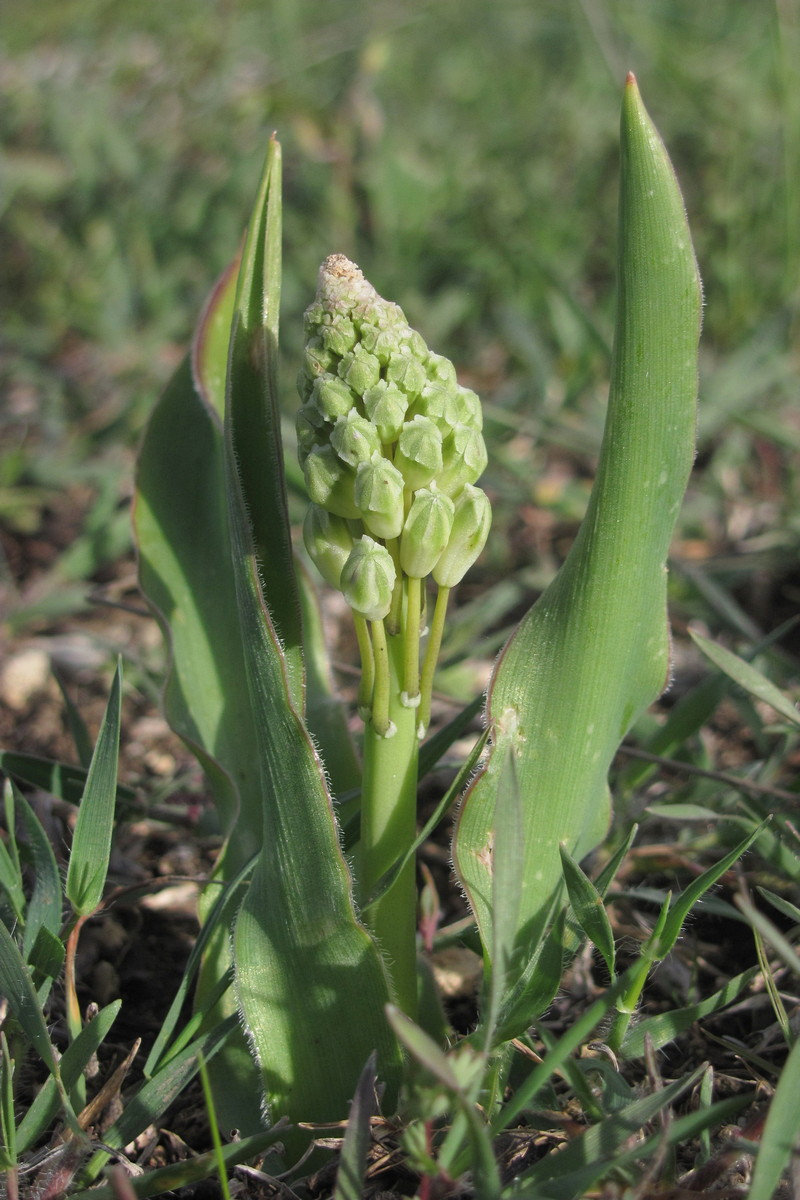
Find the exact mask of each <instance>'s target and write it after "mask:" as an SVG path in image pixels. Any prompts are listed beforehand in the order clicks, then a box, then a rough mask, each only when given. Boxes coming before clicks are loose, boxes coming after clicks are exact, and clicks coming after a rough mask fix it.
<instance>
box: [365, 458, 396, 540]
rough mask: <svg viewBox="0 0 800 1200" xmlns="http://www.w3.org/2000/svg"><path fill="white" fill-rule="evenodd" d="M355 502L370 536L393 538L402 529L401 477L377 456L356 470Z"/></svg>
mask: <svg viewBox="0 0 800 1200" xmlns="http://www.w3.org/2000/svg"><path fill="white" fill-rule="evenodd" d="M354 495H355V501H356V504H357V505H358V508H359V512H360V513H361V518H362V520H363V522H364V524H365V525H366V527H367V529H368V530H369V532H370V533H371V534H372V535H373V536H374V537H378V538H396V537H399V536H400V530H401V529H402V528H403V476H402V475H401V474H400V472H399V471H398V470H397V468H396V467H393V466H392V464H391V463H390V462H389V461H388V459H385V458H383V457H382V456H381V455H380V454H379V453H377V452H376V453H375V454H373V456H372V458H371V459H370V461H369V462H362V463H359V465H358V468H357V470H356V484H355V492H354Z"/></svg>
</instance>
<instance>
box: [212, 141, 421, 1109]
mask: <svg viewBox="0 0 800 1200" xmlns="http://www.w3.org/2000/svg"><path fill="white" fill-rule="evenodd" d="M279 288H280V155H279V149H278V146H277V143H276V142H273V143H272V144H271V146H270V152H269V156H268V161H267V168H266V170H265V174H264V179H263V182H262V188H261V191H260V194H259V197H258V200H257V203H256V207H255V210H254V214H253V219H252V221H251V225H250V228H249V231H248V236H247V241H246V244H245V249H244V251H243V255H242V267H241V271H240V275H239V285H238V291H237V298H236V305H235V316H234V324H233V330H232V333H231V351H230V365H229V372H228V395H227V402H226V421H225V436H226V466H227V480H226V482H227V501H228V507H229V514H230V529H231V537H232V542H233V562H234V571H235V577H236V594H237V609H238V614H239V625H240V637H241V642H242V645H243V646H244V647H246V677H247V682H248V685H249V690H250V702H251V705H252V713H253V721H254V726H255V728H256V729H257V730H258V745H257V755H256V758H255V760H254V762H255V764H256V765H257V766H258V767H259V768H260V772H261V787H262V789H263V790H262V793H261V795H262V809H263V821H264V836H263V845H264V849H263V851H262V852H261V853H260V854H259V857H258V861H257V863H256V868H255V872H254V875H253V879H252V882H251V884H250V888H249V890H248V893H247V896H246V898H245V900H244V903H243V905H242V908H241V911H240V913H239V917H238V920H237V923H236V929H235V936H234V960H235V966H236V986H237V992H238V996H239V1002H240V1005H241V1010H242V1014H243V1017H244V1021H245V1025H246V1027H247V1031H248V1037H249V1040H250V1044H251V1046H252V1048H253V1050H254V1052H255V1054H256V1057H257V1059H258V1062H259V1065H260V1068H261V1072H262V1076H263V1082H264V1088H265V1093H266V1102H267V1105H268V1107H269V1109H270V1110H272V1111H273V1112H274V1114H275V1115H279V1114H284V1113H286V1114H288V1115H289V1116H291V1117H293V1118H297V1119H302V1120H311V1121H325V1120H331V1119H338V1118H341V1117H343V1116H345V1114H346V1112H347V1103H348V1101H349V1099H350V1097H351V1096H352V1094H353V1090H354V1088H355V1086H356V1083H357V1080H358V1077H359V1075H360V1073H361V1069H362V1067H363V1064H364V1062H365V1061H366V1060H367V1058H368V1057H369V1055H370V1054H371V1053H372V1051H373V1050H375V1051H377V1055H378V1073H379V1076H380V1077H381V1079H382V1080H384V1081H388V1084H389V1097H390V1103H391V1102H392V1101H391V1097H392V1096H393V1095H394V1094H395V1092H396V1086H397V1076H398V1071H399V1065H400V1055H399V1048H398V1047H397V1043H396V1040H395V1038H394V1036H393V1034H392V1032H391V1030H390V1028H389V1026H388V1024H387V1022H386V1020H385V1017H384V1011H383V1010H384V1006H385V1004H386V1003H387V1002H388V1001H389V999H390V998H391V997H390V990H389V984H388V979H387V975H386V970H385V966H384V963H383V960H382V958H381V956H380V954H379V952H378V950H377V947H376V945H375V943H374V941H373V940H372V938H371V937H370V935H369V934H368V932H367V931H366V929H365V928H364V927H363V926H362V925H361V924H360V923H359V921H358V920H357V918H356V914H355V909H354V903H353V895H352V879H351V876H350V872H349V870H348V867H347V863H346V862H345V859H344V855H343V852H342V848H341V845H340V842H339V837H338V830H337V827H336V820H335V817H334V811H333V803H332V800H331V796H330V794H329V792H328V789H327V787H326V781H325V774H324V769H323V765H322V763H321V762H320V760H319V758H318V756H317V754H316V752H315V749H314V745H313V742H312V740H311V737H310V735H309V732H308V729H307V727H306V724H305V722H304V719H303V708H302V703H303V695H302V683H303V679H302V660H301V657H300V641H299V638H300V617H299V603H298V599H297V587H296V583H295V576H294V570H293V566H292V555H291V540H290V535H289V525H288V517H287V513H286V497H285V494H284V491H283V471H282V462H281V455H282V449H281V443H280V421H279V415H278V405H277V394H276V379H275V372H276V346H277V320H278V302H279Z"/></svg>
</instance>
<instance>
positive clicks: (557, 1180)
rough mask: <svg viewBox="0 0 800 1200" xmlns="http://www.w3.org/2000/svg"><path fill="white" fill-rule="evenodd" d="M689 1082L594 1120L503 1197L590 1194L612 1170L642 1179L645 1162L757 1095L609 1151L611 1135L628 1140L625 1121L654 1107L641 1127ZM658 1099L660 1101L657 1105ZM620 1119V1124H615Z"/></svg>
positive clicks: (532, 1199)
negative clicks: (563, 1158) (548, 1165)
mask: <svg viewBox="0 0 800 1200" xmlns="http://www.w3.org/2000/svg"><path fill="white" fill-rule="evenodd" d="M704 1070H705V1067H704V1066H701V1067H699V1068H698V1070H697V1071H695V1072H693V1074H692V1075H691V1076H689V1078H690V1079H691V1080H692V1083H694V1081H695V1080H696V1079H697V1078H698V1077H699V1076H700V1075H701V1074H702V1073H703V1071H704ZM686 1085H687V1081H686V1080H678V1081H677V1082H676V1083H675V1084H670V1085H669V1086H668V1088H664V1089H662V1090H661V1091H660V1092H656V1093H654V1094H653V1095H652V1096H648V1097H645V1102H643V1101H637V1102H636V1104H634V1105H631V1106H630V1107H629V1108H628V1109H627V1110H624V1112H623V1113H619V1114H615V1115H614V1116H613V1117H609V1118H607V1120H606V1121H603V1122H601V1123H600V1124H598V1125H593V1126H592V1127H591V1129H589V1130H587V1132H586V1133H584V1134H580V1135H579V1136H578V1137H577V1138H576V1139H575V1140H574V1141H573V1142H571V1143H570V1144H569V1145H568V1146H566V1147H564V1148H563V1149H562V1150H559V1152H558V1154H555V1155H549V1156H548V1158H547V1159H543V1160H542V1162H541V1163H537V1164H536V1166H535V1167H533V1168H532V1169H531V1171H530V1172H526V1173H525V1174H524V1175H522V1176H521V1177H520V1179H519V1180H518V1181H516V1182H515V1183H514V1184H512V1186H511V1187H510V1188H507V1189H506V1191H505V1192H504V1193H503V1200H574V1197H576V1196H582V1195H584V1194H585V1193H586V1192H587V1191H588V1190H589V1189H590V1188H591V1187H592V1184H593V1183H595V1182H596V1181H597V1180H598V1179H600V1178H601V1176H603V1175H605V1174H606V1173H609V1174H612V1173H613V1175H614V1176H618V1175H622V1176H623V1178H626V1177H627V1178H628V1179H629V1181H630V1182H635V1181H636V1180H638V1179H639V1178H641V1169H640V1167H639V1164H640V1163H644V1162H647V1160H648V1159H649V1158H651V1157H652V1155H653V1154H655V1153H656V1152H658V1151H659V1150H660V1149H662V1148H663V1147H664V1146H667V1147H669V1146H680V1145H684V1144H686V1143H687V1142H688V1141H690V1140H691V1139H692V1138H695V1137H698V1136H699V1135H700V1133H701V1132H702V1131H703V1130H704V1129H709V1128H714V1127H718V1126H720V1125H723V1124H726V1123H728V1122H729V1121H731V1120H733V1119H734V1117H735V1116H736V1114H737V1113H739V1112H741V1110H742V1109H743V1108H745V1107H746V1106H747V1104H749V1103H751V1102H752V1099H753V1097H752V1093H747V1094H745V1095H743V1096H731V1097H729V1098H728V1099H726V1100H719V1101H717V1103H716V1104H712V1105H710V1106H709V1107H708V1108H704V1109H701V1110H699V1111H697V1112H691V1113H687V1114H686V1115H685V1116H681V1117H676V1118H674V1119H673V1120H671V1121H670V1122H669V1124H668V1126H667V1128H666V1129H665V1130H663V1131H661V1132H659V1133H657V1134H653V1135H651V1136H650V1137H649V1138H646V1139H645V1140H644V1141H642V1142H640V1143H639V1144H635V1145H633V1146H632V1147H630V1148H627V1149H619V1148H618V1149H617V1150H616V1152H615V1153H613V1154H611V1155H609V1154H608V1153H607V1142H606V1141H605V1139H606V1138H607V1139H608V1140H609V1141H613V1140H616V1139H620V1134H621V1133H622V1137H621V1139H620V1141H619V1142H618V1147H619V1146H621V1145H622V1142H623V1141H624V1140H625V1135H624V1128H625V1126H629V1127H632V1126H633V1123H634V1122H635V1121H636V1120H637V1116H638V1115H639V1114H640V1113H642V1112H643V1111H644V1112H646V1111H650V1116H649V1117H645V1118H644V1120H643V1121H642V1122H641V1123H640V1125H639V1126H637V1128H641V1125H642V1124H645V1122H646V1121H649V1120H651V1119H652V1117H654V1116H656V1115H657V1114H658V1112H659V1110H660V1108H661V1107H662V1106H664V1105H665V1104H666V1103H669V1102H670V1101H671V1100H674V1099H675V1098H676V1095H677V1096H680V1094H681V1092H685V1090H686ZM671 1089H674V1091H672V1093H671V1095H670V1097H669V1098H668V1099H667V1098H665V1093H666V1092H668V1091H670V1090H671ZM646 1102H647V1103H646ZM656 1102H657V1103H656ZM654 1104H656V1106H655V1107H654ZM639 1106H641V1107H639ZM637 1108H638V1112H637ZM617 1121H619V1124H615V1122H617ZM634 1132H635V1131H634ZM584 1138H585V1139H587V1141H586V1142H583V1144H582V1145H581V1144H579V1143H581V1142H582V1140H583V1139H584ZM573 1147H574V1149H573ZM562 1154H568V1155H569V1158H568V1159H567V1161H566V1163H563V1164H562V1163H561V1161H560V1159H561V1156H562ZM592 1154H595V1155H596V1156H597V1157H596V1158H594V1160H592V1159H591V1157H590V1156H591V1155H592ZM551 1159H553V1160H554V1161H553V1162H552V1164H551V1173H550V1175H549V1177H548V1172H547V1171H545V1170H544V1163H548V1162H550V1160H551ZM587 1159H588V1160H589V1161H587ZM629 1168H635V1169H634V1170H633V1172H629ZM531 1176H533V1177H534V1180H535V1182H534V1185H533V1186H531V1184H530V1180H531Z"/></svg>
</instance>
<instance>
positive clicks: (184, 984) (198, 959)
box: [142, 859, 255, 1079]
mask: <svg viewBox="0 0 800 1200" xmlns="http://www.w3.org/2000/svg"><path fill="white" fill-rule="evenodd" d="M254 866H255V859H251V861H250V862H248V863H246V864H245V866H243V867H242V869H241V870H240V871H239V872H237V874H236V875H235V876H234V877H233V879H231V881H230V883H228V884H227V885H226V886H224V887H222V886H221V887H220V894H219V895H218V896H217V899H216V900H215V901H214V904H213V907H212V908H210V909H209V911H208V913H207V915H206V917H205V920H204V921H203V924H202V926H201V927H200V932H199V934H198V935H197V937H196V938H195V941H194V944H193V946H192V949H191V951H190V953H189V957H188V959H187V960H186V966H185V967H184V970H183V975H182V976H181V981H180V983H179V984H178V987H177V989H176V991H175V995H174V996H173V998H172V1003H171V1004H170V1006H169V1010H168V1012H167V1014H166V1016H165V1017H164V1020H163V1021H162V1022H161V1027H160V1028H159V1031H158V1033H157V1034H156V1038H155V1041H154V1042H153V1045H152V1046H151V1048H150V1053H149V1054H148V1056H147V1060H146V1062H145V1064H144V1067H143V1068H142V1074H143V1075H144V1077H145V1079H149V1078H150V1077H151V1076H152V1075H155V1073H156V1071H157V1070H158V1068H159V1066H161V1065H163V1064H164V1063H165V1062H166V1061H167V1059H169V1058H171V1057H172V1056H173V1054H174V1052H175V1051H176V1050H177V1049H183V1045H184V1042H183V1038H184V1036H185V1034H186V1030H184V1031H183V1033H182V1034H181V1035H180V1037H179V1038H178V1039H176V1041H175V1042H173V1044H172V1045H170V1039H171V1038H172V1037H173V1035H174V1032H175V1029H176V1027H177V1024H178V1021H179V1020H180V1016H181V1012H182V1011H183V1007H184V1005H185V1003H186V1001H187V999H188V997H189V992H190V990H191V988H192V985H193V983H194V981H195V978H196V976H197V973H198V971H199V970H200V965H201V963H202V959H203V955H204V954H205V952H206V950H207V947H208V945H209V943H210V941H211V939H212V937H214V936H216V934H217V932H218V925H219V922H220V921H221V920H222V919H223V917H224V916H225V913H226V912H227V911H228V910H229V909H230V908H231V907H233V908H235V907H237V902H236V896H237V893H238V891H239V889H240V888H242V885H243V884H244V882H245V880H246V879H247V877H248V875H249V874H250V872H251V871H252V870H253V867H254ZM225 932H226V933H227V931H225ZM231 969H232V968H231ZM230 982H231V976H230V973H229V972H225V973H223V975H222V976H220V978H219V980H218V981H217V983H216V986H215V987H213V988H212V989H211V991H210V992H209V993H208V994H207V995H206V996H204V1008H203V1011H202V1012H200V1013H199V1014H198V1016H199V1018H200V1020H204V1019H206V1018H207V1017H208V1015H209V1013H212V1014H213V1011H214V1007H215V1004H216V1001H217V1000H218V999H219V996H220V995H221V994H222V991H223V990H225V989H227V987H228V986H229V985H230ZM215 993H216V994H215ZM195 1033H196V1029H195Z"/></svg>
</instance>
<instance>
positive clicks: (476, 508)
mask: <svg viewBox="0 0 800 1200" xmlns="http://www.w3.org/2000/svg"><path fill="white" fill-rule="evenodd" d="M491 524H492V506H491V504H490V503H489V497H488V496H487V495H486V493H485V492H483V491H481V489H480V488H477V487H473V486H472V484H469V483H468V484H467V485H466V487H465V488H464V489H463V491H461V492H460V493H459V495H458V496H457V497H456V501H455V515H454V517H453V528H452V530H451V533H450V537H449V539H448V542H447V545H446V546H445V548H444V550H443V551H442V554H441V556H440V558H439V560H438V562H437V563H436V565H435V567H434V568H433V578H434V579H435V580H436V582H437V583H438V584H439V586H440V587H448V588H450V587H455V585H456V584H457V583H458V582H459V581H460V580H461V579H463V577H464V576H465V575H466V573H467V571H468V570H469V568H470V567H471V566H472V564H473V563H474V562H475V559H476V558H477V557H478V555H479V554H480V552H481V550H482V549H483V547H484V546H485V545H486V539H487V537H488V536H489V529H490V527H491Z"/></svg>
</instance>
